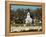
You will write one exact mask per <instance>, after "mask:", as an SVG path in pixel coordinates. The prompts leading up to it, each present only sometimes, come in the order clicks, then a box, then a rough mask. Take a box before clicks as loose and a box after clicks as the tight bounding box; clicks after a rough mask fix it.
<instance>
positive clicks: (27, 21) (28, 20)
mask: <svg viewBox="0 0 46 37" xmlns="http://www.w3.org/2000/svg"><path fill="white" fill-rule="evenodd" d="M25 20H26V22H25V23H32V18H31V17H30V13H29V12H28V13H27V18H26V19H25Z"/></svg>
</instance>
